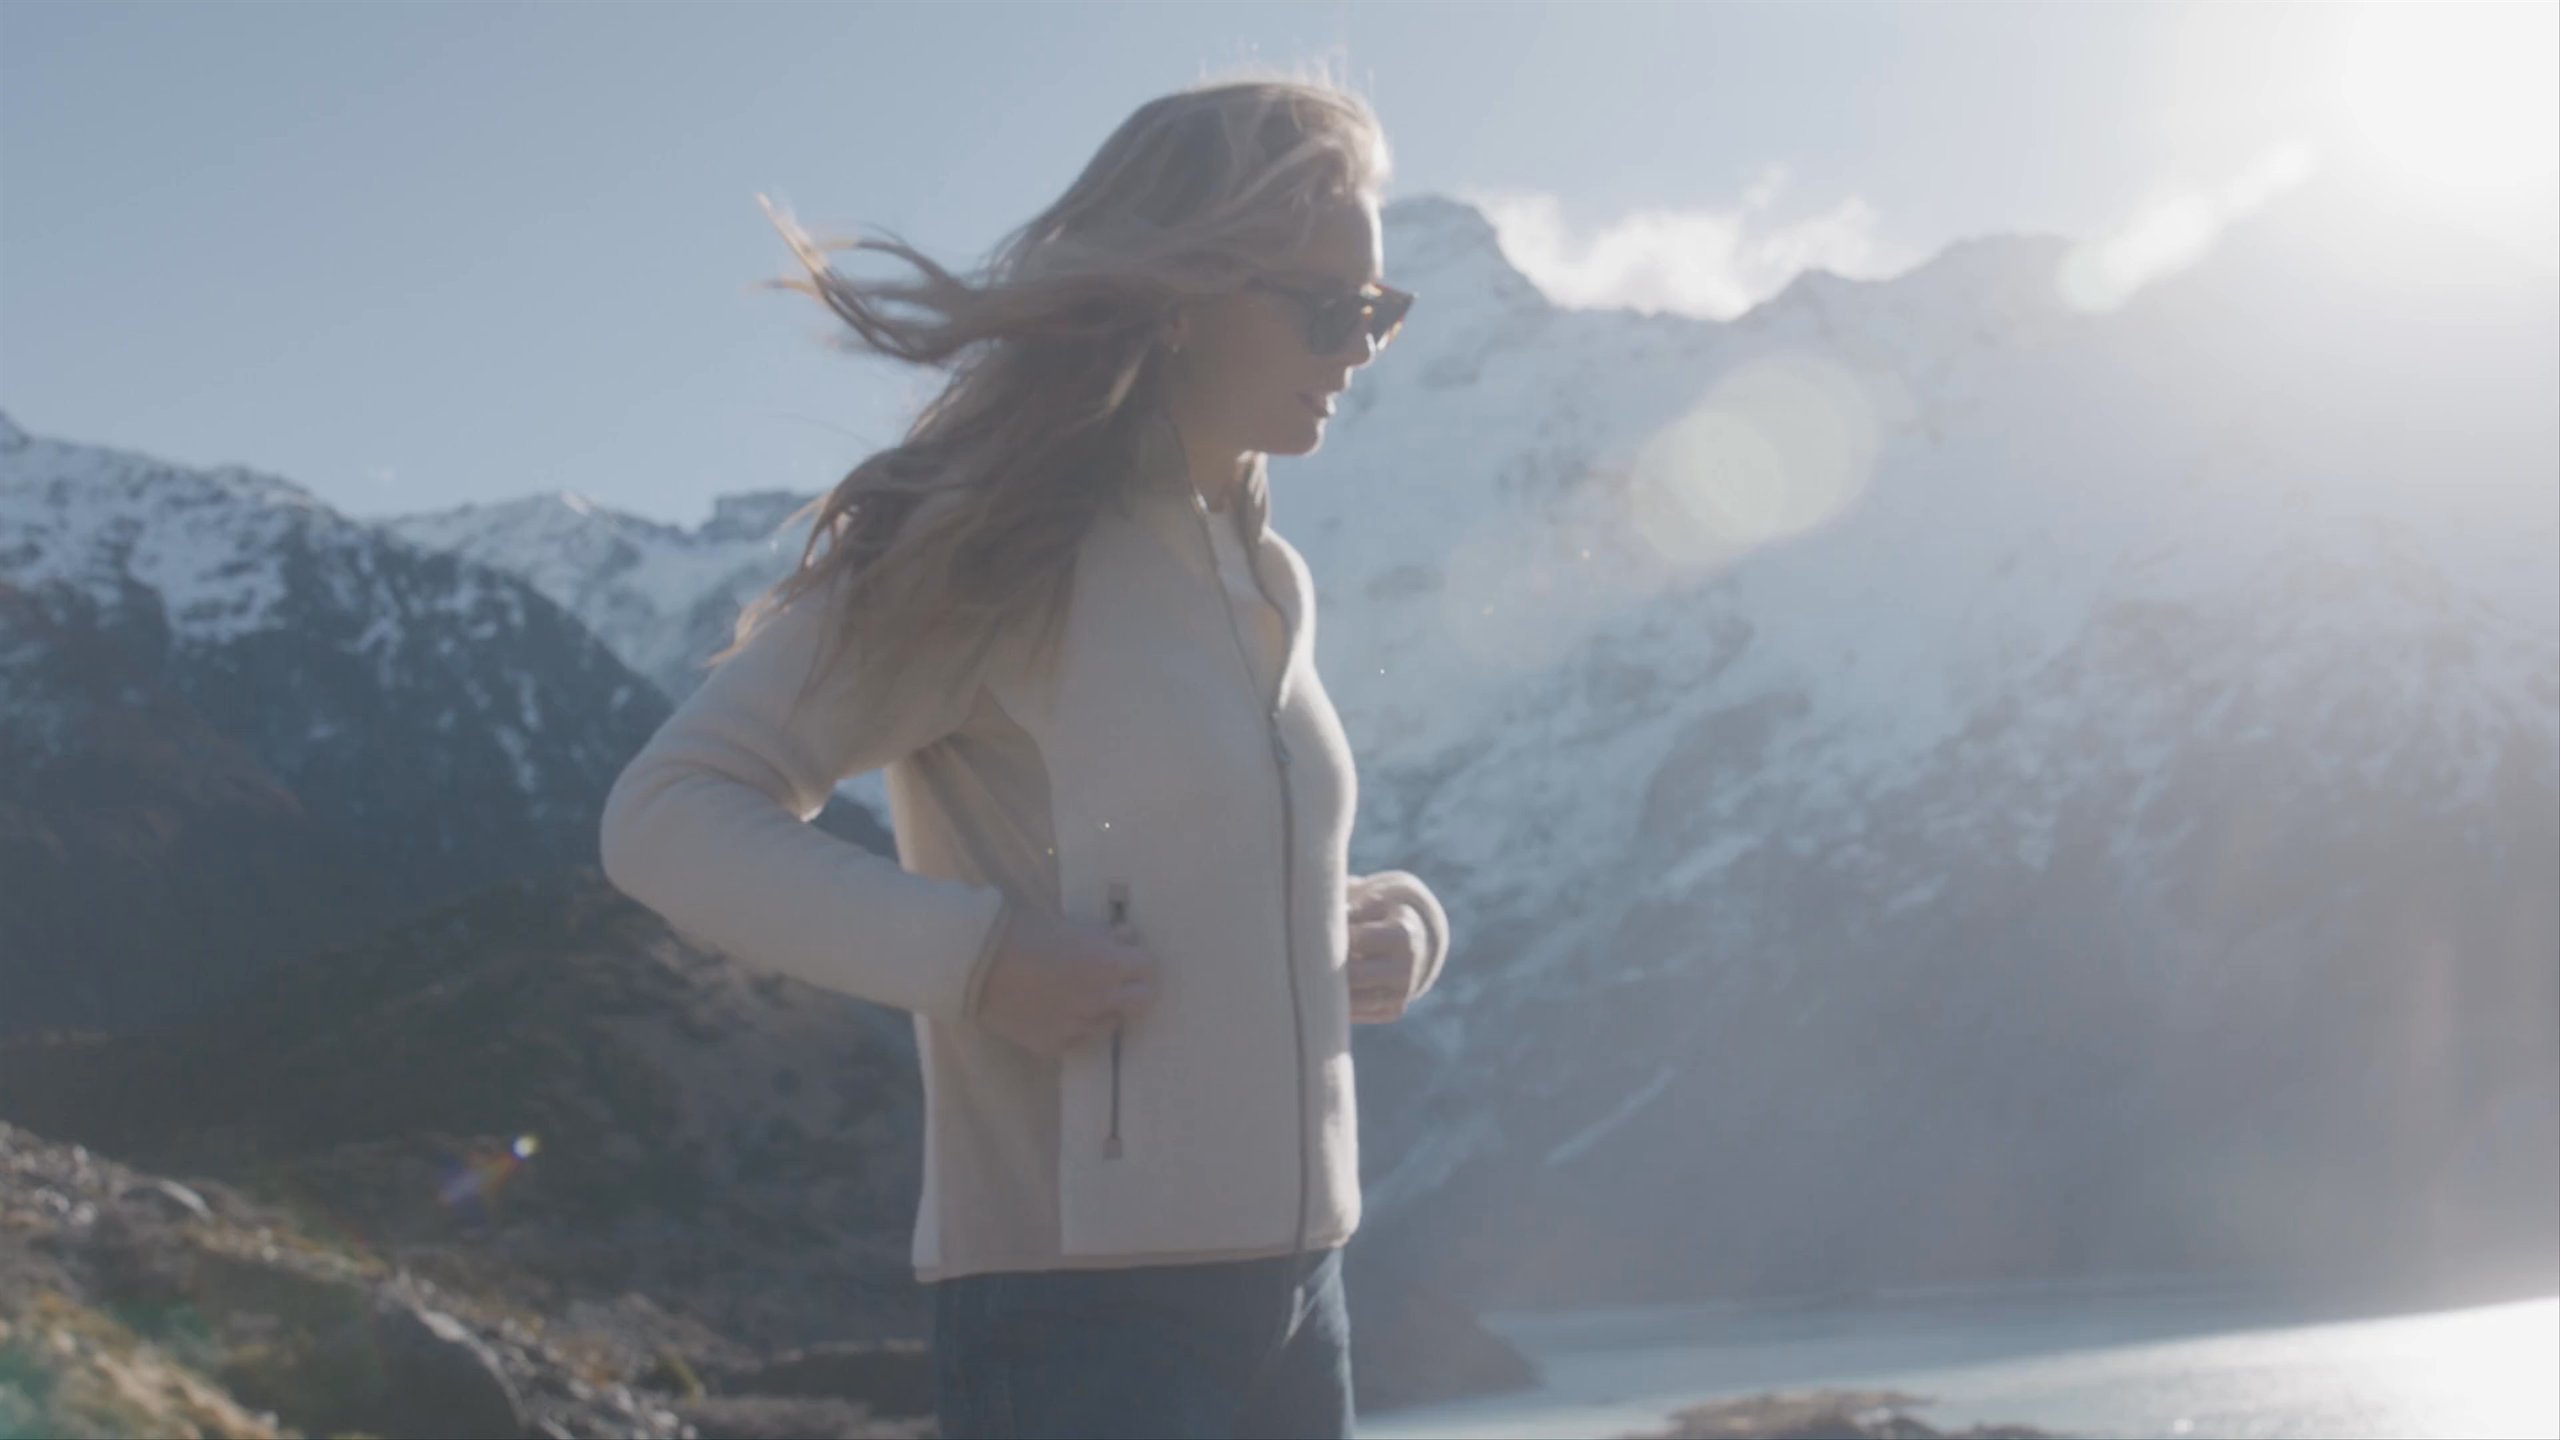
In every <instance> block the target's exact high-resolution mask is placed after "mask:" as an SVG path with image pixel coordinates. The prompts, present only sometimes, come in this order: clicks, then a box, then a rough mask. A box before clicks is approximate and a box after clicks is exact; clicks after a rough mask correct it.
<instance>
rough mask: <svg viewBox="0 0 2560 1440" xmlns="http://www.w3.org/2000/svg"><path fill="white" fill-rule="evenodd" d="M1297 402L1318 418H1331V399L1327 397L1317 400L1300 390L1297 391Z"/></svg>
mask: <svg viewBox="0 0 2560 1440" xmlns="http://www.w3.org/2000/svg"><path fill="white" fill-rule="evenodd" d="M1298 403H1299V404H1301V405H1304V406H1306V407H1307V408H1308V409H1309V410H1312V411H1314V412H1315V413H1316V415H1317V417H1318V418H1319V419H1327V420H1329V419H1331V418H1333V401H1332V399H1331V398H1329V397H1328V398H1326V399H1322V400H1319V399H1317V398H1316V397H1315V396H1313V395H1310V394H1307V393H1306V392H1305V391H1303V390H1302V391H1300V392H1298Z"/></svg>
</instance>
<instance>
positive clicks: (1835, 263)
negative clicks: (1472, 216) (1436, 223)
mask: <svg viewBox="0 0 2560 1440" xmlns="http://www.w3.org/2000/svg"><path fill="white" fill-rule="evenodd" d="M1785 188H1786V168H1785V167H1784V166H1780V165H1772V166H1769V167H1768V168H1767V169H1765V170H1764V171H1762V172H1761V174H1760V176H1759V177H1758V178H1757V179H1755V180H1754V181H1752V183H1751V185H1750V186H1749V188H1747V189H1746V190H1744V191H1743V193H1742V196H1741V198H1740V199H1739V201H1738V202H1737V203H1736V204H1735V205H1734V206H1733V207H1732V208H1731V209H1725V210H1664V209H1646V210H1637V211H1633V212H1630V213H1629V214H1627V215H1625V216H1623V217H1622V218H1620V219H1619V220H1617V221H1616V222H1615V223H1613V224H1610V225H1607V226H1605V227H1603V228H1601V229H1600V230H1599V231H1598V232H1596V233H1593V234H1589V235H1576V234H1574V233H1573V230H1572V227H1571V226H1569V225H1568V224H1567V223H1566V222H1565V218H1564V206H1563V202H1562V201H1561V200H1559V199H1558V198H1557V197H1556V196H1554V195H1551V194H1543V193H1538V192H1534V191H1530V192H1524V191H1491V192H1476V193H1472V194H1467V195H1463V196H1462V197H1461V198H1463V199H1465V200H1467V201H1468V202H1469V203H1471V204H1473V205H1475V206H1476V207H1477V208H1478V209H1480V210H1482V211H1483V212H1484V214H1485V216H1486V218H1487V219H1489V220H1491V221H1492V222H1493V227H1494V230H1495V233H1496V234H1497V235H1499V236H1500V238H1501V242H1502V250H1503V254H1504V255H1505V256H1507V257H1508V258H1509V259H1510V261H1511V263H1512V264H1514V265H1516V266H1518V267H1519V269H1520V273H1522V274H1523V275H1526V276H1528V277H1529V279H1530V281H1531V282H1532V283H1534V284H1536V285H1537V287H1538V288H1539V289H1540V290H1541V291H1544V292H1545V293H1546V295H1547V296H1548V297H1549V298H1550V299H1552V300H1554V301H1555V302H1556V303H1557V304H1559V305H1570V306H1576V307H1581V308H1588V309H1620V310H1640V311H1647V312H1670V313H1673V314H1680V315H1695V316H1699V317H1702V318H1705V319H1710V320H1730V319H1732V318H1733V317H1734V316H1737V315H1740V314H1741V313H1743V312H1744V311H1746V310H1749V309H1750V308H1751V307H1752V306H1754V305H1757V304H1759V303H1760V302H1761V301H1763V300H1766V299H1768V298H1769V297H1771V296H1773V295H1775V294H1777V293H1778V292H1779V291H1780V290H1783V289H1785V288H1786V285H1787V282H1788V281H1790V280H1793V279H1794V278H1795V277H1796V276H1797V275H1799V274H1801V273H1802V272H1804V271H1806V270H1828V271H1831V272H1832V273H1834V274H1837V275H1844V276H1853V277H1856V278H1860V279H1880V278H1882V277H1884V276H1887V275H1891V274H1893V273H1895V272H1897V271H1899V270H1902V269H1906V268H1908V267H1909V265H1910V263H1911V261H1910V258H1909V257H1906V256H1902V255H1899V254H1895V253H1891V252H1889V250H1888V248H1887V246H1886V245H1885V244H1884V242H1883V241H1882V240H1880V239H1879V238H1878V236H1877V227H1878V223H1879V220H1880V218H1881V217H1880V216H1879V215H1878V214H1877V212H1876V209H1875V207H1874V206H1872V205H1869V204H1868V203H1867V202H1866V201H1864V200H1861V199H1859V198H1857V197H1856V196H1851V197H1850V198H1848V199H1846V200H1843V201H1841V202H1840V203H1839V204H1837V205H1834V206H1832V207H1831V208H1830V209H1829V210H1826V211H1823V212H1821V213H1820V214H1816V215H1808V216H1805V217H1803V218H1800V219H1795V220H1789V221H1785V222H1780V223H1773V219H1772V216H1771V213H1770V212H1771V210H1772V209H1773V208H1774V207H1775V205H1776V204H1777V201H1778V197H1779V195H1780V194H1781V193H1782V192H1783V191H1784V189H1785Z"/></svg>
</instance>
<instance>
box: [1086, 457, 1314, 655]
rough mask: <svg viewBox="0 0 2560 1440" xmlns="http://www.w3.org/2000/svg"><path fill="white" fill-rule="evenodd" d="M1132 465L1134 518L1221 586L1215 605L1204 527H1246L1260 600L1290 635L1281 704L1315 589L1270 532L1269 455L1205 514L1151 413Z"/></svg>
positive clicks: (1184, 462)
mask: <svg viewBox="0 0 2560 1440" xmlns="http://www.w3.org/2000/svg"><path fill="white" fill-rule="evenodd" d="M1135 464H1136V467H1137V469H1136V474H1135V475H1133V476H1132V477H1131V485H1130V498H1131V501H1132V510H1133V513H1134V517H1135V518H1136V519H1137V520H1138V522H1139V523H1140V524H1141V525H1143V526H1145V527H1146V528H1147V529H1148V530H1149V531H1151V532H1153V533H1154V534H1155V535H1156V536H1157V537H1158V538H1159V539H1161V540H1163V541H1164V542H1165V543H1166V544H1167V545H1170V546H1172V547H1173V550H1174V553H1176V554H1178V555H1180V556H1181V557H1182V558H1183V562H1184V565H1185V567H1186V568H1188V569H1190V570H1191V571H1192V572H1193V573H1195V574H1197V575H1198V576H1199V577H1200V578H1201V581H1202V583H1204V584H1207V585H1212V586H1220V587H1221V589H1220V591H1219V598H1220V600H1221V601H1223V600H1224V599H1225V595H1224V591H1223V582H1222V581H1220V580H1219V578H1218V559H1217V553H1216V551H1215V550H1214V549H1213V548H1212V547H1211V541H1210V539H1209V534H1208V528H1207V527H1208V526H1210V525H1229V524H1235V523H1236V522H1237V521H1238V520H1239V519H1241V520H1242V521H1243V522H1244V530H1243V533H1244V537H1245V540H1246V544H1245V557H1246V559H1247V560H1248V561H1250V562H1251V564H1252V566H1253V575H1254V580H1255V582H1256V583H1257V584H1259V585H1260V586H1261V588H1262V593H1263V596H1264V598H1266V599H1268V600H1269V601H1270V602H1271V603H1272V604H1273V605H1274V606H1276V607H1277V608H1278V609H1279V611H1280V615H1281V619H1282V621H1283V623H1284V626H1285V629H1286V632H1287V634H1288V642H1289V643H1288V659H1287V663H1286V664H1285V665H1284V666H1283V667H1282V669H1281V672H1280V673H1281V680H1280V700H1281V702H1282V703H1284V704H1285V703H1286V702H1287V699H1288V696H1289V693H1290V691H1291V690H1292V689H1293V688H1294V682H1295V679H1296V676H1297V674H1298V671H1299V668H1300V667H1301V666H1302V665H1304V664H1306V663H1308V661H1309V659H1310V657H1309V655H1308V654H1307V651H1308V649H1309V648H1310V637H1311V636H1312V634H1313V630H1314V627H1312V626H1311V625H1309V624H1308V623H1307V619H1308V609H1309V607H1310V606H1311V605H1312V604H1313V603H1314V590H1313V581H1312V580H1311V579H1309V577H1308V576H1307V573H1306V570H1305V567H1304V562H1302V561H1300V560H1299V559H1298V558H1297V557H1296V556H1294V555H1292V554H1291V553H1290V552H1289V550H1288V547H1286V546H1284V545H1282V544H1281V543H1280V540H1279V537H1278V536H1277V535H1275V534H1273V533H1272V530H1271V524H1270V514H1271V506H1270V494H1271V491H1270V466H1271V461H1270V457H1269V456H1267V455H1264V454H1262V453H1261V452H1259V451H1256V452H1254V454H1253V461H1252V464H1251V467H1250V468H1249V469H1248V470H1247V471H1246V474H1245V479H1244V484H1243V485H1242V486H1240V487H1238V491H1237V494H1236V497H1235V499H1233V500H1231V501H1230V502H1229V511H1228V512H1227V513H1223V514H1211V513H1210V512H1209V510H1208V508H1207V506H1206V505H1205V504H1204V503H1203V502H1202V501H1201V499H1200V492H1199V490H1198V489H1197V488H1196V487H1195V486H1193V484H1192V483H1191V467H1190V463H1189V460H1188V459H1187V457H1185V455H1184V454H1183V449H1182V435H1181V432H1180V431H1179V430H1177V429H1176V428H1175V426H1174V423H1173V421H1172V419H1171V417H1169V416H1167V415H1165V414H1164V413H1163V412H1162V411H1157V412H1155V413H1154V414H1152V415H1150V416H1149V417H1148V419H1147V420H1146V421H1145V422H1144V423H1143V424H1142V425H1141V426H1140V428H1139V434H1138V444H1137V455H1136V460H1135ZM1239 506H1240V507H1242V509H1243V514H1242V515H1241V516H1239V515H1237V514H1235V513H1234V510H1235V507H1239Z"/></svg>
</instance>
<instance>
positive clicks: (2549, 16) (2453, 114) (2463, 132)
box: [2338, 0, 2560, 190]
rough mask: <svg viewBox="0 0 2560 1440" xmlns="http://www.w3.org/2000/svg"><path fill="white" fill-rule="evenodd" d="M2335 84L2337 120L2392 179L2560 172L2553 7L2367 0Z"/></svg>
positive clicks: (2544, 0) (2460, 179) (2483, 181)
mask: <svg viewBox="0 0 2560 1440" xmlns="http://www.w3.org/2000/svg"><path fill="white" fill-rule="evenodd" d="M2338 81H2339V92H2340V97H2341V99H2342V100H2343V101H2344V103H2345V106H2346V112H2347V116H2348V118H2349V120H2350V121H2351V122H2352V123H2353V125H2354V126H2355V128H2356V130H2357V131H2358V132H2359V133H2360V135H2361V136H2362V138H2363V139H2364V140H2365V142H2366V143H2367V144H2368V145H2370V146H2371V148H2372V150H2373V152H2374V153H2375V155H2376V156H2377V157H2378V158H2380V159H2381V160H2383V161H2384V162H2386V163H2387V164H2389V165H2390V167H2391V168H2392V169H2393V170H2395V171H2397V172H2399V173H2401V174H2402V175H2403V176H2406V177H2408V178H2412V179H2416V180H2419V181H2423V182H2426V183H2429V184H2432V185H2440V186H2445V187H2449V188H2453V189H2458V190H2496V189H2504V188H2509V187H2513V186H2517V185H2523V184H2528V183H2532V182H2535V181H2547V180H2549V179H2550V178H2551V177H2552V176H2554V175H2555V174H2560V5H2555V4H2551V3H2548V0H2519V3H2506V4H2489V3H2446V4H2374V5H2369V6H2367V7H2365V8H2364V9H2363V10H2362V12H2361V13H2360V14H2359V15H2358V17H2357V19H2356V22H2355V24H2354V26H2353V28H2352V29H2351V30H2350V31H2349V33H2348V36H2347V39H2346V45H2345V53H2344V55H2343V57H2342V63H2341V65H2340V68H2339V76H2338Z"/></svg>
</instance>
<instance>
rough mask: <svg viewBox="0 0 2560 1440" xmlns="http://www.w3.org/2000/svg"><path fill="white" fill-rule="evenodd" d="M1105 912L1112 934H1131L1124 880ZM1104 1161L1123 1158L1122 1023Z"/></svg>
mask: <svg viewBox="0 0 2560 1440" xmlns="http://www.w3.org/2000/svg"><path fill="white" fill-rule="evenodd" d="M1105 913H1106V914H1107V915H1108V916H1109V917H1110V921H1111V933H1112V934H1113V935H1115V936H1118V937H1119V938H1120V939H1122V940H1127V939H1129V938H1130V935H1129V885H1128V882H1127V881H1124V880H1114V881H1112V882H1111V898H1110V901H1109V903H1108V907H1107V909H1106V911H1105ZM1102 1158H1104V1159H1105V1160H1117V1159H1119V1158H1120V1022H1119V1021H1118V1020H1116V1019H1115V1020H1113V1021H1112V1022H1111V1133H1110V1134H1109V1135H1106V1136H1104V1137H1103V1141H1102Z"/></svg>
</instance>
